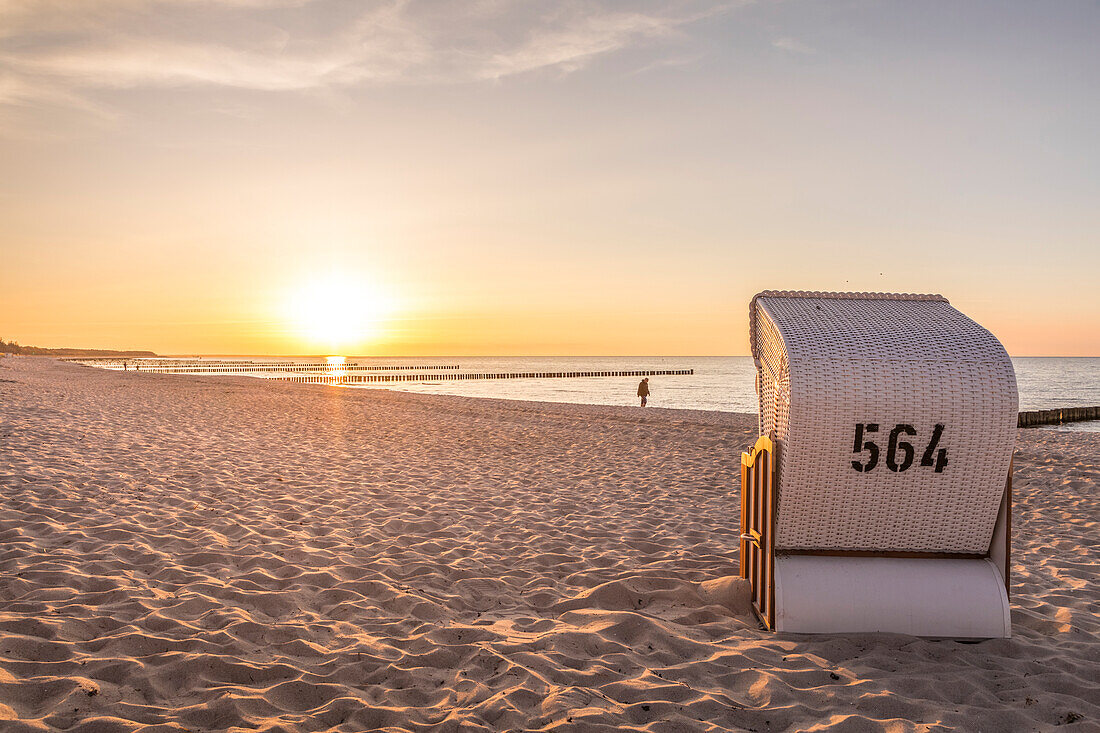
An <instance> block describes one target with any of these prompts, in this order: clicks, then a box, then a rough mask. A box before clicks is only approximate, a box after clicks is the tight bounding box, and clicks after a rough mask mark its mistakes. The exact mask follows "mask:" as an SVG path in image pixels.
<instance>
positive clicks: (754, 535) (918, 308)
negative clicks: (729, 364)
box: [742, 291, 1018, 637]
mask: <svg viewBox="0 0 1100 733" xmlns="http://www.w3.org/2000/svg"><path fill="white" fill-rule="evenodd" d="M749 337H750V343H751V347H752V354H753V357H754V360H755V363H756V368H757V392H758V395H759V399H760V417H759V420H760V433H761V435H762V436H764V437H763V438H762V440H761V441H760V442H759V443H758V444H757V447H756V449H754V451H753V452H752V453H749V454H745V456H743V458H742V463H743V469H742V476H743V484H746V483H747V484H748V485H747V486H746V485H743V487H742V494H743V495H742V513H743V518H742V533H743V542H742V555H743V557H742V574H743V575H746V577H750V580H753V583H754V602H756V605H757V610H758V613H759V614H760V615H761V618H762V619H763V620H764V621H765V623H766V624H767V625H768V626H769V627H771V628H775V629H778V630H792V631H809V632H814V631H896V632H901V633H913V634H920V635H926V636H956V637H958V636H967V637H993V636H1007V635H1008V634H1009V631H1010V626H1009V621H1008V598H1007V574H1008V534H1009V523H1010V514H1011V506H1010V501H1011V491H1010V482H1007V481H1006V479H1007V478H1009V474H1010V466H1011V460H1012V452H1013V448H1014V445H1015V438H1016V415H1017V409H1018V408H1017V392H1016V377H1015V372H1014V370H1013V367H1012V362H1011V360H1010V359H1009V357H1008V354H1007V352H1006V351H1005V349H1004V347H1003V346H1002V345H1001V343H1000V342H999V341H998V340H997V339H996V337H994V336H993V334H991V333H990V332H989V331H987V330H986V329H984V328H982V327H981V326H980V325H978V324H977V323H975V322H974V321H973V320H971V319H970V318H967V317H966V316H965V315H963V314H962V313H960V312H959V311H957V310H955V309H954V308H952V307H951V305H950V304H949V303H948V301H947V300H946V299H945V298H943V297H941V296H939V295H909V294H885V293H817V292H784V291H766V292H763V293H760V294H758V295H756V296H755V297H754V298H753V300H752V303H751V305H750V309H749ZM761 453H765V454H766V455H765V456H764V457H763V458H760V454H761ZM754 563H755V565H757V566H759V567H755V568H754ZM755 575H759V576H760V577H759V578H756V577H754V576H755ZM758 586H759V587H758ZM811 590H812V592H813V593H814V594H816V595H817V596H818V597H817V598H811V597H808V595H807V594H809V593H810V592H811ZM922 594H923V595H924V596H927V600H925V599H923V598H922V597H921V596H922ZM834 596H836V598H833V597H834ZM926 606H927V608H926ZM935 606H941V607H942V610H938V611H937V610H936V609H935V608H934V607H935Z"/></svg>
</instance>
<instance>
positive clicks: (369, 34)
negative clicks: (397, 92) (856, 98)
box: [0, 0, 728, 106]
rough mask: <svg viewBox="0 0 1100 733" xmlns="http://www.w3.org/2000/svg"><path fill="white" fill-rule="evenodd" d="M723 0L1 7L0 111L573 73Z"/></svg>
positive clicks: (34, 0) (240, 0)
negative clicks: (180, 93)
mask: <svg viewBox="0 0 1100 733" xmlns="http://www.w3.org/2000/svg"><path fill="white" fill-rule="evenodd" d="M726 7H728V3H719V2H715V1H713V0H665V1H664V2H651V3H648V4H646V5H645V6H644V9H642V10H640V9H633V10H630V11H627V10H624V9H622V6H621V5H620V4H618V3H616V2H608V3H607V4H603V5H601V4H593V3H574V2H564V3H558V2H547V3H532V2H523V1H522V0H480V1H475V2H469V3H461V2H451V1H450V0H387V1H385V2H375V3H371V4H369V5H368V4H363V3H347V2H342V1H341V0H228V1H218V2H215V0H68V1H65V0H0V104H7V105H30V106H34V105H39V104H47V105H60V104H70V105H89V104H91V102H89V101H87V99H86V97H87V96H88V95H89V94H91V93H92V92H94V90H96V89H140V88H156V87H172V86H219V87H234V88H242V89H257V90H311V89H331V88H338V87H349V86H355V85H363V84H397V83H405V84H415V83H447V82H452V83H453V82H473V81H479V80H499V79H503V78H506V77H510V76H515V75H520V74H526V73H532V72H537V71H539V70H554V71H556V72H559V73H571V72H575V71H577V70H578V69H581V68H583V67H584V66H586V65H587V64H588V63H590V62H591V60H592V59H594V58H595V57H597V56H600V55H604V54H610V53H613V52H616V51H619V50H622V49H625V48H627V47H631V46H635V45H638V44H643V43H651V42H654V41H656V40H659V39H665V38H669V37H673V36H675V35H676V34H678V33H682V32H683V30H682V29H683V28H684V26H686V25H688V24H690V23H692V22H694V21H697V20H699V19H701V18H704V17H707V16H709V15H713V14H715V13H718V12H721V11H722V10H724V9H725V8H726Z"/></svg>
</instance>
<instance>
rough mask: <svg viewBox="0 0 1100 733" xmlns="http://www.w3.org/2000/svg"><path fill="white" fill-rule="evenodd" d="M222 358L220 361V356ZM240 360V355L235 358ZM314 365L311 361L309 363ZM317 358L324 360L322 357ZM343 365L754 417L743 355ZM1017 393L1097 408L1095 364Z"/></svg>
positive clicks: (488, 389) (1028, 366)
mask: <svg viewBox="0 0 1100 733" xmlns="http://www.w3.org/2000/svg"><path fill="white" fill-rule="evenodd" d="M221 358H225V357H221ZM237 358H242V357H237ZM247 358H248V359H250V360H255V361H265V360H284V361H296V360H302V361H306V360H309V359H307V358H304V357H301V358H299V359H288V358H287V357H261V356H252V357H247ZM313 360H316V358H315V357H314V358H313ZM322 360H323V359H322ZM347 360H348V362H355V363H359V364H371V365H378V366H383V365H402V366H416V365H428V366H440V365H450V366H453V365H457V366H458V367H459V368H458V370H457V371H458V372H494V373H498V372H499V373H507V372H575V371H628V370H632V371H636V370H672V369H694V370H695V373H694V374H692V375H690V376H689V375H684V376H679V375H677V376H655V377H651V378H650V380H649V385H650V398H649V404H650V405H651V406H653V407H670V408H676V409H687V410H719V411H725V412H747V413H755V412H756V410H757V401H756V392H755V387H754V384H755V375H756V372H755V369H754V367H753V361H752V358H751V357H748V356H606V357H594V356H576V357H573V356H564V357H563V356H538V357H534V356H532V357H523V356H496V357H468V356H450V357H448V356H442V357H430V358H417V359H383V358H372V357H352V356H349V357H347ZM1012 363H1013V366H1014V367H1015V369H1016V381H1017V385H1018V388H1019V394H1020V410H1048V409H1052V408H1056V407H1079V406H1092V405H1100V358H1095V357H1080V358H1073V357H1016V358H1013V360H1012ZM637 387H638V378H637V377H587V378H586V377H581V378H568V379H506V380H497V379H492V380H468V381H462V380H459V381H431V380H425V381H413V382H399V383H395V384H386V385H385V386H355V387H351V389H390V390H400V391H403V392H420V393H430V394H449V395H460V396H466V397H495V398H503V399H512V400H536V401H543V402H572V403H582V404H596V405H635V404H637V402H638V398H637V397H636V396H635V395H636V392H637ZM1059 429H1063V430H1087V431H1100V421H1091V422H1083V423H1070V424H1067V425H1063V426H1059Z"/></svg>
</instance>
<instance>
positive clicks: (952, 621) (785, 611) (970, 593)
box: [775, 555, 1012, 639]
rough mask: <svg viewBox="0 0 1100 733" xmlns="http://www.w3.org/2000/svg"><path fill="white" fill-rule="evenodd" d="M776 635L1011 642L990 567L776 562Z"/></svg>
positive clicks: (1000, 584)
mask: <svg viewBox="0 0 1100 733" xmlns="http://www.w3.org/2000/svg"><path fill="white" fill-rule="evenodd" d="M775 628H776V630H777V631H790V632H796V633H807V634H828V633H865V632H874V631H881V632H890V633H897V634H912V635H914V636H931V637H943V638H967V639H993V638H1007V637H1009V636H1010V635H1011V631H1012V622H1011V619H1010V616H1009V605H1008V595H1007V593H1006V592H1005V582H1004V578H1003V577H1002V576H1001V573H1000V571H999V570H998V568H997V566H996V565H995V564H994V563H993V562H991V561H990V560H989V559H986V558H981V559H972V560H971V559H940V558H895V557H832V556H823V555H776V558H775Z"/></svg>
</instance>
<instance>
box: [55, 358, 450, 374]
mask: <svg viewBox="0 0 1100 733" xmlns="http://www.w3.org/2000/svg"><path fill="white" fill-rule="evenodd" d="M70 361H76V362H79V363H81V364H86V365H88V366H98V367H103V368H106V369H114V370H119V371H134V372H149V373H152V374H255V373H257V372H326V373H331V371H332V370H333V369H340V370H342V371H349V372H390V371H410V370H413V369H439V370H452V371H453V370H457V369H458V368H459V367H458V364H440V365H423V364H416V365H408V364H389V365H379V364H370V365H368V364H337V365H333V364H328V363H326V362H313V363H287V362H271V363H265V362H238V363H229V362H209V361H206V362H191V363H187V362H173V363H156V362H153V363H150V362H142V363H138V362H130V361H123V362H111V363H104V362H98V363H97V362H93V361H92V360H84V359H72V360H70Z"/></svg>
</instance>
